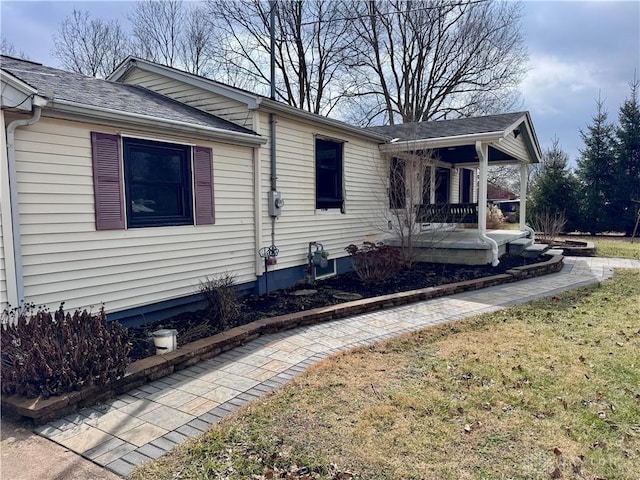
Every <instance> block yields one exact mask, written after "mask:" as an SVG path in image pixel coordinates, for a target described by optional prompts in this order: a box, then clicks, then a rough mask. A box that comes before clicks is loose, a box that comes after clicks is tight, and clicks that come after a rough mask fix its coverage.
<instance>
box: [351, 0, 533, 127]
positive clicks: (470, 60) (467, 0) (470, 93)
mask: <svg viewBox="0 0 640 480" xmlns="http://www.w3.org/2000/svg"><path fill="white" fill-rule="evenodd" d="M347 5H349V10H352V11H353V10H355V11H356V12H358V15H357V16H356V18H355V21H354V25H355V29H356V33H357V35H358V41H357V42H354V56H355V63H354V67H357V68H356V72H357V75H358V77H359V79H360V80H361V81H359V82H358V85H359V87H360V88H362V89H363V91H369V92H371V91H373V92H374V93H373V94H370V96H372V97H374V102H376V103H377V104H378V105H385V112H384V118H383V120H384V121H386V122H389V123H391V124H393V123H398V122H402V123H405V122H415V121H428V120H438V119H444V118H448V117H457V116H467V115H471V114H480V113H493V112H495V111H496V110H498V109H501V108H503V107H504V106H505V105H509V106H510V105H511V102H512V101H513V90H514V89H515V87H517V85H518V83H519V81H520V79H521V76H522V74H523V73H524V66H525V62H526V59H527V55H526V51H525V48H524V46H523V40H522V35H521V34H520V31H519V19H520V5H519V4H518V3H514V2H494V1H492V0H482V1H474V0H429V1H423V2H414V1H402V0H389V1H374V0H370V1H369V2H367V3H362V2H357V1H354V2H349V3H347ZM372 120H375V119H368V121H369V122H371V121H372Z"/></svg>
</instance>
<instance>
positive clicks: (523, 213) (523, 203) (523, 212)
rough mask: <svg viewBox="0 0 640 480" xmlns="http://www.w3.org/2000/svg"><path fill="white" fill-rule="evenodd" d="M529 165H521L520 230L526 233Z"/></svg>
mask: <svg viewBox="0 0 640 480" xmlns="http://www.w3.org/2000/svg"><path fill="white" fill-rule="evenodd" d="M528 171H529V165H528V164H527V163H521V164H520V230H521V231H523V232H524V230H525V225H526V224H527V218H526V217H527V189H528V186H527V183H528V181H529V175H528Z"/></svg>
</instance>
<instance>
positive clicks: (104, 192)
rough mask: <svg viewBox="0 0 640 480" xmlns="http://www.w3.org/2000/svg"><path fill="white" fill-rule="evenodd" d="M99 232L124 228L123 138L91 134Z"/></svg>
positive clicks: (96, 133) (104, 134)
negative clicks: (121, 141)
mask: <svg viewBox="0 0 640 480" xmlns="http://www.w3.org/2000/svg"><path fill="white" fill-rule="evenodd" d="M91 147H92V156H93V189H94V194H95V210H96V229H97V230H117V229H123V228H124V227H125V217H124V205H123V188H122V162H121V160H120V152H121V149H120V137H119V136H118V135H109V134H106V133H98V132H91Z"/></svg>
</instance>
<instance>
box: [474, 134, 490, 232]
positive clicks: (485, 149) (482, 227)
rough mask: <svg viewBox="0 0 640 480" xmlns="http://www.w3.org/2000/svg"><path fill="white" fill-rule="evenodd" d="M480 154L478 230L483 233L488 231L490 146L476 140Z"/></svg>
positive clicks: (477, 151) (477, 150)
mask: <svg viewBox="0 0 640 480" xmlns="http://www.w3.org/2000/svg"><path fill="white" fill-rule="evenodd" d="M476 153H477V154H478V162H479V164H480V168H479V169H478V176H479V177H480V178H479V179H478V231H479V232H480V234H481V235H484V234H486V233H487V171H488V167H489V160H488V159H489V146H488V145H487V144H486V143H482V142H476Z"/></svg>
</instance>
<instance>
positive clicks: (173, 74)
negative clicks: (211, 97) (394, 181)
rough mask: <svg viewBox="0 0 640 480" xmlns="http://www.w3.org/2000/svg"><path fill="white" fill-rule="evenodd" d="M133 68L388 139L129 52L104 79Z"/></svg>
mask: <svg viewBox="0 0 640 480" xmlns="http://www.w3.org/2000/svg"><path fill="white" fill-rule="evenodd" d="M134 68H139V69H141V70H143V71H148V72H153V73H156V74H159V75H163V76H165V77H167V78H171V79H173V80H176V81H179V82H183V83H185V84H188V85H192V86H194V87H198V88H201V89H203V90H206V91H209V92H211V93H214V94H216V95H220V96H224V97H228V98H231V99H234V100H236V101H239V102H242V103H244V104H246V105H247V108H248V109H250V110H252V109H259V108H265V109H266V110H267V111H268V112H276V113H281V114H284V115H290V116H293V117H296V118H299V119H303V120H305V121H307V122H312V123H317V124H319V125H322V126H327V127H331V128H337V129H339V130H341V131H344V132H348V133H351V134H354V135H358V136H360V137H365V138H367V139H368V140H373V141H375V142H376V143H383V142H385V141H387V140H388V139H389V138H388V137H387V135H385V134H382V133H377V132H374V131H370V130H368V129H364V128H360V127H356V126H353V125H349V124H348V123H345V122H342V121H340V120H335V119H332V118H329V117H325V116H323V115H319V114H316V113H311V112H307V111H306V110H302V109H300V108H296V107H292V106H290V105H288V104H286V103H284V102H280V101H277V100H272V99H270V98H267V97H264V96H262V95H258V94H256V93H253V92H249V91H247V90H243V89H241V88H237V87H233V86H231V85H226V84H224V83H220V82H217V81H215V80H212V79H210V78H206V77H201V76H198V75H194V74H192V73H188V72H185V71H182V70H178V69H176V68H174V67H168V66H166V65H160V64H158V63H155V62H151V61H149V60H144V59H142V58H138V57H134V56H130V57H128V58H127V59H125V60H124V61H123V62H122V63H121V64H120V65H119V66H118V67H117V68H116V69H115V70H114V72H113V73H112V74H111V75H109V77H107V79H108V80H112V81H116V82H126V80H127V76H128V74H129V73H130V72H131V70H132V69H134Z"/></svg>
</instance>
